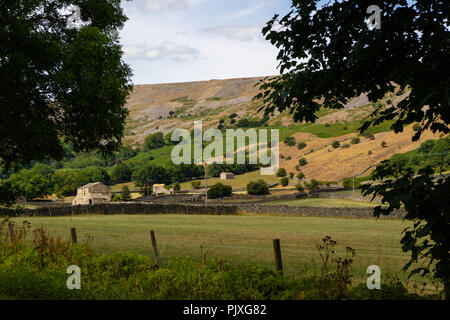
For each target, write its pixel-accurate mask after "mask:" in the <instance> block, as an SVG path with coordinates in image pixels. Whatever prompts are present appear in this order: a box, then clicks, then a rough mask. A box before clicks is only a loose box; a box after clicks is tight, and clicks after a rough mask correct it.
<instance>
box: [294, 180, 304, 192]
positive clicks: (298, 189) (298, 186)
mask: <svg viewBox="0 0 450 320" xmlns="http://www.w3.org/2000/svg"><path fill="white" fill-rule="evenodd" d="M295 189H297V191H298V192H303V191H305V188H303V185H302V183H301V182H299V183H297V184H296V185H295Z"/></svg>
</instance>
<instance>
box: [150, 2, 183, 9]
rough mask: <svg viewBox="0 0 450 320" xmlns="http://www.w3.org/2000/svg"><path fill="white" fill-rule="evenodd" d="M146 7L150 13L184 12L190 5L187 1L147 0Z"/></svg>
mask: <svg viewBox="0 0 450 320" xmlns="http://www.w3.org/2000/svg"><path fill="white" fill-rule="evenodd" d="M146 7H147V10H149V11H163V10H183V9H187V8H188V4H187V3H186V1H185V0H147V1H146Z"/></svg>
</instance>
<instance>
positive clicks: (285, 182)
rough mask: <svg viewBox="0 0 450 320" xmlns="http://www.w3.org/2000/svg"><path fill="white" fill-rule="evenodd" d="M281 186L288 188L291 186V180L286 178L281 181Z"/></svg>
mask: <svg viewBox="0 0 450 320" xmlns="http://www.w3.org/2000/svg"><path fill="white" fill-rule="evenodd" d="M280 184H281V185H282V186H283V187H286V186H287V185H288V184H289V179H288V178H286V177H283V178H281V179H280Z"/></svg>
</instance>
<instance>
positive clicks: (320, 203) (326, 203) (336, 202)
mask: <svg viewBox="0 0 450 320" xmlns="http://www.w3.org/2000/svg"><path fill="white" fill-rule="evenodd" d="M264 204H267V205H280V204H285V205H288V206H304V207H375V206H377V205H378V204H377V203H373V202H364V201H356V200H351V199H323V198H311V199H298V200H283V201H272V202H266V203H264Z"/></svg>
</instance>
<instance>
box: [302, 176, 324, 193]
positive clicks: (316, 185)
mask: <svg viewBox="0 0 450 320" xmlns="http://www.w3.org/2000/svg"><path fill="white" fill-rule="evenodd" d="M319 186H320V182H319V181H317V180H316V179H312V180H311V181H310V182H309V183H308V182H305V187H306V189H308V191H309V192H314V191H316V190H317V189H319Z"/></svg>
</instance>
